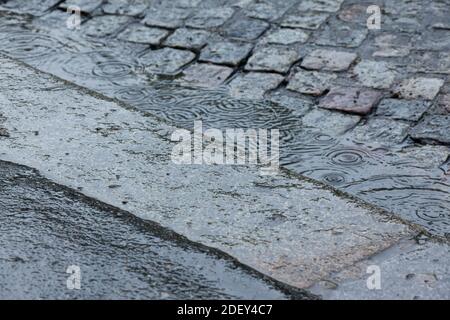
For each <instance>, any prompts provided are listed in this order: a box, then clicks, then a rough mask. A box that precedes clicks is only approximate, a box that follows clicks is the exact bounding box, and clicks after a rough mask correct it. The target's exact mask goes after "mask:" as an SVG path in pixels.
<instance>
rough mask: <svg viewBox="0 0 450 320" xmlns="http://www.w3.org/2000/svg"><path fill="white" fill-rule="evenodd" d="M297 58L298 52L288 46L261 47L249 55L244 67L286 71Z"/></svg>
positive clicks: (258, 69) (252, 69)
mask: <svg viewBox="0 0 450 320" xmlns="http://www.w3.org/2000/svg"><path fill="white" fill-rule="evenodd" d="M299 58H300V54H299V53H298V52H297V51H296V50H294V49H290V48H289V47H278V46H277V47H275V46H266V47H261V48H258V49H257V50H256V52H254V54H253V55H252V56H251V57H250V59H249V60H248V62H247V64H246V66H245V69H246V70H251V71H275V72H280V73H286V72H288V71H289V68H290V67H291V66H292V65H293V64H294V62H296V61H297V60H298V59H299Z"/></svg>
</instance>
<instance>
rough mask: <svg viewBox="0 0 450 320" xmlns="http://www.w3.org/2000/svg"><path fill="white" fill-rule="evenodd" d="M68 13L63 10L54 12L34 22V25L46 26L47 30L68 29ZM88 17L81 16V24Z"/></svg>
mask: <svg viewBox="0 0 450 320" xmlns="http://www.w3.org/2000/svg"><path fill="white" fill-rule="evenodd" d="M68 17H69V16H68V15H67V12H65V11H62V10H54V11H51V12H49V13H47V14H45V15H42V16H40V17H39V18H37V19H35V20H33V23H35V24H36V25H39V26H44V27H47V28H54V27H55V26H59V27H63V28H67V18H68ZM86 19H87V17H86V16H85V15H81V16H80V21H81V24H83V23H84V22H85V21H86Z"/></svg>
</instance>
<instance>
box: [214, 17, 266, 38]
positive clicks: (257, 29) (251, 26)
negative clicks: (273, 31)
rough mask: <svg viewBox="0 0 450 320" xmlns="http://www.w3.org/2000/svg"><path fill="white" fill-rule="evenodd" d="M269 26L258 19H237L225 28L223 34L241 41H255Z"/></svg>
mask: <svg viewBox="0 0 450 320" xmlns="http://www.w3.org/2000/svg"><path fill="white" fill-rule="evenodd" d="M269 26H270V25H269V24H268V23H267V22H265V21H261V20H258V19H251V18H247V17H245V16H244V17H237V18H235V19H233V21H232V22H231V23H228V24H227V25H225V26H223V28H222V32H223V33H224V34H225V35H226V36H227V37H229V38H235V39H240V40H255V39H257V38H259V36H261V35H262V34H263V33H264V32H265V31H266V30H267V29H268V28H269Z"/></svg>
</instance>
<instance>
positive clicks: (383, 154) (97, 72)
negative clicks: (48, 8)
mask: <svg viewBox="0 0 450 320" xmlns="http://www.w3.org/2000/svg"><path fill="white" fill-rule="evenodd" d="M27 19H28V20H27ZM29 19H30V18H27V17H24V16H19V15H13V14H11V13H8V14H6V13H0V51H1V52H3V53H5V54H7V55H8V56H10V57H13V58H16V59H19V60H21V61H24V62H26V63H28V64H30V65H32V66H34V67H36V68H38V69H40V70H43V71H45V72H48V73H52V74H54V75H57V76H59V77H61V78H63V79H66V80H68V81H71V82H73V83H76V84H78V85H81V86H84V87H87V88H89V89H92V90H95V91H97V92H101V93H103V94H105V95H107V96H109V97H114V98H117V99H119V100H121V101H124V102H126V103H128V104H131V105H133V106H135V107H136V108H138V109H140V110H142V111H145V112H149V113H151V114H153V115H155V116H157V117H160V118H163V119H166V120H168V121H170V122H171V123H173V124H174V125H176V126H179V127H186V128H192V126H193V122H194V120H202V121H203V125H204V127H206V128H207V127H214V128H222V129H225V128H265V129H273V128H275V129H279V130H280V133H281V141H280V148H281V153H282V159H281V163H282V165H283V166H285V167H287V168H289V169H291V170H293V171H295V172H297V173H301V174H303V175H306V176H308V177H311V178H313V179H316V180H320V181H323V182H325V183H327V184H329V185H332V186H334V187H336V188H338V189H341V190H344V191H346V192H349V193H351V194H353V195H355V196H357V197H360V198H362V199H364V200H366V201H368V202H371V203H373V204H375V205H378V206H380V207H383V208H385V209H387V210H389V211H391V212H394V213H395V214H397V215H399V216H400V217H402V218H403V219H405V220H408V221H411V222H414V223H417V224H420V225H422V226H424V227H426V228H427V230H429V232H430V233H432V234H434V235H437V236H440V237H447V238H448V237H449V236H450V214H449V213H450V196H449V195H450V175H449V170H448V167H449V165H448V162H445V160H446V159H447V157H448V154H449V148H448V147H444V146H418V145H415V144H414V143H413V142H412V141H406V142H403V143H402V144H401V145H398V144H396V145H395V147H392V148H386V147H380V146H379V145H375V144H372V143H371V142H367V141H366V142H361V141H359V140H358V139H357V137H356V136H355V135H354V134H353V133H352V131H348V130H344V131H342V132H343V133H342V134H336V132H335V131H334V130H328V129H327V127H326V126H325V127H322V128H319V127H317V126H314V125H312V124H311V122H310V121H307V118H305V117H304V116H305V114H307V113H308V111H309V110H315V108H314V106H312V105H310V104H309V103H307V102H305V104H304V105H297V106H296V107H295V109H294V108H292V109H291V108H288V107H286V106H282V105H279V104H277V103H274V102H270V101H255V100H245V99H237V98H233V97H232V96H230V95H229V94H228V92H227V91H226V90H225V89H220V90H204V89H202V90H200V89H194V88H188V87H183V86H180V85H177V84H176V81H174V80H173V79H166V80H164V79H160V78H159V79H158V78H157V77H155V76H152V75H149V74H145V73H144V72H143V70H144V67H143V63H142V61H140V56H142V54H143V52H145V51H146V50H148V47H147V46H143V45H138V44H131V43H125V42H119V41H116V40H115V39H113V37H111V38H102V39H98V38H89V37H84V36H83V35H82V34H80V33H79V32H75V31H74V32H72V31H70V30H67V29H66V28H65V27H61V28H58V29H54V28H53V29H51V28H47V27H46V26H45V23H43V22H42V20H41V19H38V18H35V19H34V21H33V22H31V21H30V20H29ZM355 124H356V123H355ZM299 201H300V200H299Z"/></svg>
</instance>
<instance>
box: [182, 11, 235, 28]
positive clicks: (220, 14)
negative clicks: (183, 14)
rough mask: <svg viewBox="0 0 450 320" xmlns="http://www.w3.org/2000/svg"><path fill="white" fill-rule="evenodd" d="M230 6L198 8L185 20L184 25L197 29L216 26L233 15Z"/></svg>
mask: <svg viewBox="0 0 450 320" xmlns="http://www.w3.org/2000/svg"><path fill="white" fill-rule="evenodd" d="M233 13H234V10H233V9H232V8H215V9H199V10H196V11H195V12H194V14H193V15H192V16H191V17H189V19H187V20H186V26H188V27H192V28H199V29H208V28H217V27H220V26H221V25H223V24H224V23H225V22H226V21H227V20H228V19H230V18H231V17H232V16H233Z"/></svg>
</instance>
